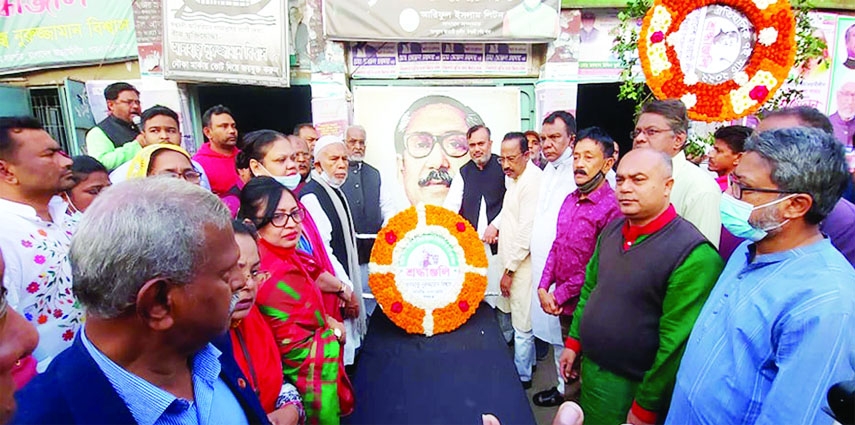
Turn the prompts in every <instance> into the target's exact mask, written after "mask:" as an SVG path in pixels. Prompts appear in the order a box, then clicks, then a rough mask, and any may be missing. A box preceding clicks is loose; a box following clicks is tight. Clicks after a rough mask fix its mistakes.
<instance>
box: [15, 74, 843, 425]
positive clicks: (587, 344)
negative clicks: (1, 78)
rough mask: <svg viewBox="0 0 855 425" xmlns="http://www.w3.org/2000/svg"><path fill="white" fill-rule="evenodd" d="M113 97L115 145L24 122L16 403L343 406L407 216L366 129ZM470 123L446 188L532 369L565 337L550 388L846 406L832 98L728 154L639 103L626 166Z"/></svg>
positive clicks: (651, 408)
mask: <svg viewBox="0 0 855 425" xmlns="http://www.w3.org/2000/svg"><path fill="white" fill-rule="evenodd" d="M104 94H105V97H106V100H107V105H108V109H109V110H110V115H109V116H108V117H107V118H106V119H105V120H103V121H102V122H100V123H99V124H98V125H97V126H96V127H95V128H94V129H92V130H91V131H90V132H89V134H88V135H87V148H88V153H89V154H90V156H79V157H74V158H69V157H68V156H67V155H66V154H65V153H64V152H63V151H62V150H61V148H60V146H59V144H58V143H57V142H56V141H55V140H53V139H52V138H51V137H50V135H49V134H48V133H47V132H46V131H45V130H44V129H43V127H42V126H41V124H40V123H39V122H38V121H36V120H35V119H33V118H30V117H3V118H0V227H2V229H0V253H2V256H0V275H2V279H3V280H2V282H3V286H2V297H0V386H2V387H0V423H5V422H6V421H9V420H12V421H13V422H14V423H22V424H23V423H34V424H35V423H89V422H99V423H131V422H136V423H150V424H155V423H229V424H239V423H273V424H277V425H280V424H298V423H299V424H302V423H309V424H336V423H339V421H340V418H341V417H342V416H346V415H348V414H349V413H351V412H352V411H353V409H354V408H355V406H354V404H355V403H354V400H355V397H354V390H353V388H352V386H351V384H350V380H349V372H350V371H351V369H350V367H351V366H353V365H354V364H355V362H356V361H357V355H358V353H359V348H360V345H361V342H362V340H363V338H364V337H365V335H366V332H367V329H368V326H367V323H368V321H369V319H370V317H371V316H372V315H373V314H376V311H375V307H376V304H375V303H374V302H373V297H372V295H371V294H370V288H368V286H367V281H368V264H369V262H370V253H371V248H372V246H373V242H374V237H375V236H376V233H377V232H378V231H379V230H380V228H381V227H382V225H383V223H384V222H385V221H386V220H388V219H389V218H391V217H392V216H393V215H394V214H395V213H397V212H398V211H399V210H400V209H401V206H400V205H398V203H397V202H396V201H395V200H394V196H393V195H392V192H393V191H394V188H393V186H394V183H393V182H391V181H388V180H386V179H383V178H382V176H381V173H380V171H379V170H377V168H375V167H373V166H371V165H369V164H367V163H365V162H364V157H365V151H366V149H368V148H369V147H370V143H366V142H367V134H366V131H365V129H364V128H362V127H360V126H351V127H349V128H347V130H346V132H345V134H344V137H343V138H342V137H339V136H334V135H327V136H323V137H320V136H319V134H318V132H317V131H316V130H315V129H314V128H313V127H312V125H311V124H301V125H298V126H297V128H295V130H294V132H293V134H292V135H285V134H282V133H280V132H277V131H274V130H256V131H252V132H250V133H247V134H243V135H241V134H239V132H238V125H237V123H236V122H235V120H234V116H233V114H232V112H231V111H230V110H229V109H228V108H227V107H225V106H222V105H217V106H214V107H212V108H210V109H208V110H207V111H205V113H204V114H203V115H202V117H201V121H202V125H203V133H204V136H205V139H206V141H205V143H204V144H202V146H201V148H200V149H199V150H198V151H197V152H196V154H195V155H193V156H191V155H190V154H189V153H188V152H187V151H186V150H185V149H183V148H182V147H181V146H180V143H181V139H182V138H181V131H180V126H179V119H178V115H177V114H176V113H175V112H174V111H172V110H171V109H169V108H167V107H164V106H159V105H156V106H152V107H149V108H147V109H145V110H143V109H142V108H141V105H140V102H139V92H138V91H137V90H136V89H135V88H134V87H133V86H131V85H129V84H126V83H116V84H113V85H111V86H108V87H107V88H106V89H105V93H104ZM472 124H473V125H472V126H471V127H470V128H469V130H468V131H467V132H466V134H465V141H466V144H465V146H464V145H463V144H462V141H461V143H458V145H460V146H457V148H458V149H461V150H463V149H464V147H465V153H464V155H468V157H469V161H468V162H465V163H464V164H463V165H462V166H461V167H460V169H459V171H457V170H449V169H437V170H432V171H431V172H432V173H434V174H436V175H437V176H440V177H442V179H439V178H438V177H437V179H439V180H442V181H443V182H446V189H447V192H448V194H447V196H445V198H444V199H439V200H435V201H436V202H437V203H441V204H443V205H444V206H445V207H446V208H449V209H451V210H453V211H455V212H458V213H460V215H461V216H463V217H464V218H465V219H466V220H468V221H469V222H470V223H471V224H472V226H473V227H474V228H475V229H477V230H478V232H479V235H480V236H481V238H482V240H483V242H484V249H485V253H486V254H487V255H488V258H489V259H490V267H489V268H488V273H489V276H488V280H490V282H491V283H490V285H489V288H488V291H487V296H486V297H485V300H486V301H487V302H488V303H489V304H490V305H491V306H492V307H494V308H495V311H496V315H497V322H498V324H499V328H500V331H501V332H502V334H503V336H504V337H505V339H506V341H507V342H508V343H509V345H513V346H514V349H513V352H514V354H513V356H514V365H515V367H516V370H517V372H518V374H519V377H520V383H521V385H522V386H523V387H524V388H531V386H532V378H533V374H534V373H536V371H535V370H534V366H535V365H536V362H537V359H538V357H545V356H546V355H547V354H546V353H544V351H546V352H548V350H549V348H550V346H551V348H552V351H553V361H550V362H549V363H550V364H554V368H555V372H556V373H557V377H558V379H557V381H556V382H555V386H554V387H552V388H548V389H543V390H542V391H539V392H537V393H536V394H534V395H533V400H532V402H533V403H534V404H536V405H540V406H558V405H562V404H563V403H565V402H566V401H567V400H578V403H579V406H581V409H578V406H576V405H570V407H567V405H565V407H563V408H562V410H561V411H560V412H559V417H558V418H556V420H557V421H558V420H559V418H563V417H565V416H573V419H572V421H576V420H577V419H579V416H581V415H584V417H585V422H586V423H590V424H622V423H631V424H647V423H651V424H652V423H663V422H664V423H672V424H693V423H698V424H710V423H740V424H755V423H757V424H759V423H793V424H821V423H830V422H831V417H829V416H827V415H826V414H825V413H824V412H823V411H822V408H823V407H824V400H825V394H826V391H827V390H828V389H829V387H831V386H832V385H833V384H834V383H836V382H839V381H844V380H851V379H853V378H855V333H853V332H852V331H851V330H852V329H855V286H853V281H855V269H853V264H855V237H853V236H855V235H853V234H852V233H853V232H855V205H853V204H852V203H851V199H848V198H849V197H851V195H852V193H853V191H852V189H851V186H852V176H851V175H850V174H849V173H848V169H849V167H848V166H847V164H846V160H845V156H844V149H843V145H844V144H851V143H852V141H840V140H836V139H835V136H834V130H833V127H832V125H831V122H830V121H829V120H828V118H827V117H825V116H823V115H822V114H820V113H819V112H817V111H816V110H815V109H811V108H805V107H798V108H788V109H781V110H777V111H772V112H770V113H768V114H766V116H765V117H764V119H763V120H762V121H761V122H760V125H759V127H758V128H757V129H754V130H752V129H750V128H748V127H742V126H728V127H724V128H721V129H719V130H718V131H717V132H716V133H715V138H716V143H715V145H714V147H713V149H712V151H711V153H710V157H709V165H708V166H706V165H701V166H698V165H697V164H695V163H693V162H691V161H689V160H688V159H687V158H686V156H685V154H684V153H683V147H684V145H685V143H686V139H687V134H688V130H689V120H688V118H687V115H686V109H685V106H684V105H683V104H682V103H681V102H680V101H676V100H657V101H653V102H651V103H649V104H647V105H645V106H644V107H643V108H642V110H641V112H640V114H639V116H638V118H637V121H636V126H635V130H634V131H633V132H632V135H631V136H632V139H633V149H632V150H630V151H629V152H627V153H625V154H624V155H623V157H622V158H619V146H618V144H617V143H616V142H615V141H614V140H613V139H612V137H611V136H610V135H609V134H607V132H605V131H603V130H602V129H600V128H596V127H594V128H586V129H582V130H579V131H577V128H576V121H575V118H574V117H573V115H572V114H570V113H568V112H564V111H556V112H553V113H551V114H550V115H549V116H547V117H546V118H545V119H544V121H543V123H542V129H541V132H540V133H537V132H532V131H529V132H525V133H523V132H511V133H508V134H506V135H504V136H503V137H502V139H501V147H500V149H499V150H498V151H499V152H500V153H499V154H498V155H497V154H495V153H493V152H494V151H493V148H492V143H493V135H492V134H491V132H490V129H489V128H488V127H486V126H484V125H483V124H482V123H472ZM425 131H427V130H425ZM425 134H428V135H430V134H429V133H425ZM409 139H410V137H409V136H408V135H403V136H402V138H401V141H400V142H401V143H400V144H401V149H404V150H407V149H421V150H422V151H424V152H420V155H421V156H420V157H427V156H429V155H432V153H434V152H439V151H440V149H437V146H436V145H437V144H440V143H443V145H442V146H441V148H442V149H441V150H442V152H439V153H438V154H447V153H448V150H447V147H446V146H445V145H444V143H446V141H445V140H439V139H438V138H437V137H436V136H433V138H432V140H430V143H431V144H430V145H429V146H428V145H427V144H424V143H422V144H421V145H418V146H416V147H411V146H410V145H411V143H410V140H409ZM439 163H444V164H448V163H447V162H439ZM446 167H447V166H446ZM440 168H442V167H440ZM707 168H708V169H707ZM429 175H433V174H429ZM716 175H717V176H718V177H717V178H716ZM111 185H112V187H111ZM420 187H421V189H424V187H422V186H420ZM421 189H420V190H421ZM544 348H545V349H546V350H544ZM426 367H432V366H431V365H426ZM551 367H552V366H551ZM577 381H578V385H569V384H572V383H575V382H577ZM81 383H85V385H81ZM570 388H579V393H578V394H573V391H571V390H569V389H570ZM13 394H14V399H13V398H12V397H13ZM15 400H17V413H15V404H16V403H15ZM562 412H563V413H562ZM494 419H495V418H494ZM499 419H501V418H499ZM568 421H570V419H568Z"/></svg>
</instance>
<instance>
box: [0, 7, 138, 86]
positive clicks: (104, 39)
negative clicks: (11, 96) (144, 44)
mask: <svg viewBox="0 0 855 425" xmlns="http://www.w3.org/2000/svg"><path fill="white" fill-rule="evenodd" d="M136 55H137V50H136V40H135V38H134V20H133V14H132V12H131V5H130V2H127V1H115V0H63V1H4V2H2V3H0V74H11V73H18V72H25V71H31V70H36V69H45V68H56V67H66V66H71V65H87V64H96V63H109V62H120V61H123V60H127V59H131V58H134V57H136Z"/></svg>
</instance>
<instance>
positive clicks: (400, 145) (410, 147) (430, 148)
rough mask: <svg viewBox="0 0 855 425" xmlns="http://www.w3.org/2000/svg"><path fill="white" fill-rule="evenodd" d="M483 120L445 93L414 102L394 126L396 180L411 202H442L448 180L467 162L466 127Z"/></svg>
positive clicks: (432, 203) (482, 122)
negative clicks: (396, 164)
mask: <svg viewBox="0 0 855 425" xmlns="http://www.w3.org/2000/svg"><path fill="white" fill-rule="evenodd" d="M476 125H484V120H482V119H481V117H480V116H479V115H478V114H477V113H475V111H473V110H472V109H471V108H469V107H468V106H466V105H464V104H462V103H460V102H459V101H457V100H456V99H453V98H450V97H448V96H440V95H430V96H425V97H423V98H420V99H418V100H416V101H415V102H413V104H412V105H410V107H409V108H407V110H406V111H404V113H403V114H402V115H401V118H400V119H399V120H398V124H397V126H396V127H395V152H396V153H397V155H398V180H399V181H400V183H401V185H403V186H404V192H405V194H406V196H407V200H408V201H409V203H410V204H412V205H416V204H418V203H419V202H423V203H425V204H430V205H442V204H443V202H444V201H445V197H446V195H447V194H448V190H449V187H450V186H451V181H452V180H453V179H454V176H455V175H456V174H457V171H458V170H459V169H460V167H461V166H462V165H463V164H464V163H466V161H467V160H468V158H467V157H466V154H467V153H468V152H469V143H468V141H467V140H466V131H467V130H468V129H469V128H471V127H473V126H476Z"/></svg>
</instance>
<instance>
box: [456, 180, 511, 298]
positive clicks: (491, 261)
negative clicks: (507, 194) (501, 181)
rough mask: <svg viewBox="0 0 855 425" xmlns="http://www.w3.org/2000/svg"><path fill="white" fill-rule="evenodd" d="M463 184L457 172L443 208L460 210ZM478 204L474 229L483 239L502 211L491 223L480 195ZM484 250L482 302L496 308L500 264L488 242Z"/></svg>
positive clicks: (497, 225) (500, 219)
mask: <svg viewBox="0 0 855 425" xmlns="http://www.w3.org/2000/svg"><path fill="white" fill-rule="evenodd" d="M465 184H466V182H464V181H463V175H462V174H460V173H457V175H456V176H454V179H453V180H452V181H451V187H450V188H449V189H448V195H446V197H445V202H443V204H442V207H443V208H445V209H447V210H451V211H454V212H455V213H459V212H460V207H461V206H462V205H463V187H464V185H465ZM479 204H480V205H481V207H480V209H479V210H478V228H476V229H475V231H476V232H478V237H479V238H482V239H483V238H484V232H485V231H487V226H489V225H490V224H492V225H493V226H494V227H496V228H499V226H500V225H501V221H502V213H501V212H499V214H498V215H497V216H496V218H495V219H493V221H492V222H491V223H487V202H486V201H485V200H484V198H483V197H482V198H481V201H480V202H479ZM484 252H485V253H486V254H487V291H486V292H485V294H484V302H486V303H487V304H489V305H490V307H493V308H496V300H497V299H498V298H499V297H500V296H501V291H500V290H499V279H501V278H502V265H501V263H500V262H499V256H498V254H497V255H493V251H492V250H491V249H490V244H488V243H485V244H484Z"/></svg>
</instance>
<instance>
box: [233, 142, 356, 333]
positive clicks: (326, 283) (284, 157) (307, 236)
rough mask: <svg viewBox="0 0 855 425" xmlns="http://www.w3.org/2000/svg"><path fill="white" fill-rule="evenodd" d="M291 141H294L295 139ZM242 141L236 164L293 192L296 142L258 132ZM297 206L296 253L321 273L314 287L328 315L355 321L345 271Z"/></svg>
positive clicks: (297, 176)
mask: <svg viewBox="0 0 855 425" xmlns="http://www.w3.org/2000/svg"><path fill="white" fill-rule="evenodd" d="M291 137H294V138H295V139H296V136H291ZM243 141H244V146H243V148H242V149H241V152H240V153H239V154H238V157H237V160H236V161H237V162H238V163H242V164H245V165H246V166H247V167H248V168H249V170H250V172H251V173H252V175H253V176H254V177H255V176H269V177H270V178H272V179H274V180H276V181H277V182H279V184H281V185H283V186H285V187H286V188H288V189H289V190H292V191H293V190H295V189H296V187H297V186H298V184H299V183H300V181H301V176H300V174H299V173H298V171H297V150H296V149H295V145H294V142H295V140H292V139H290V138H289V136H285V135H283V134H282V133H279V132H278V131H273V130H257V131H253V132H251V133H247V134H246V135H245V136H244V139H243ZM297 205H299V206H300V207H301V209H303V211H304V213H303V223H302V229H303V231H302V235H301V238H300V240H299V242H298V244H297V250H299V251H302V252H304V253H307V254H309V258H311V259H313V261H314V262H315V264H318V265H320V266H321V269H322V270H323V271H322V272H321V273H320V275H319V276H318V277H317V278H316V281H315V283H316V284H317V286H318V288H320V290H321V292H322V294H321V295H322V297H323V299H324V305H325V306H326V311H327V313H328V314H330V315H331V316H332V317H333V318H334V319H336V320H338V321H342V320H344V319H346V318H351V317H358V316H359V300H358V298H357V297H356V295H354V292H353V290H352V285H351V284H350V282H349V281H347V282H345V280H346V279H347V273H345V271H344V267H343V266H342V265H341V264H340V263H338V260H337V259H336V258H335V256H333V255H330V254H331V253H332V248H331V247H330V246H329V245H327V244H325V243H324V240H323V238H321V235H320V232H319V231H318V228H317V226H316V225H315V221H314V219H313V218H312V216H311V214H309V213H308V212H307V211H305V208H303V205H302V203H300V202H299V201H297ZM339 276H342V277H343V279H341V278H339ZM342 307H343V309H344V312H342Z"/></svg>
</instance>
